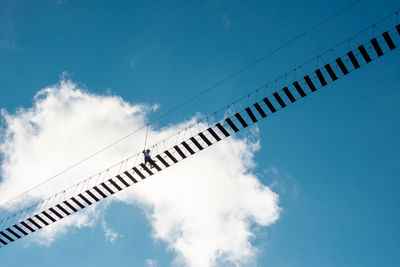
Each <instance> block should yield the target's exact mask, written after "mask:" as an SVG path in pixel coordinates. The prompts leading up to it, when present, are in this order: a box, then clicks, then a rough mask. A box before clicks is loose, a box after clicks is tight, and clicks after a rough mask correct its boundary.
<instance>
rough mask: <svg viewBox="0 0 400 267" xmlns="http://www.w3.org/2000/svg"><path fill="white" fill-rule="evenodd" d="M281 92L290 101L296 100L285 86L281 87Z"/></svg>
mask: <svg viewBox="0 0 400 267" xmlns="http://www.w3.org/2000/svg"><path fill="white" fill-rule="evenodd" d="M283 92H284V93H285V95H286V96H287V97H288V98H289V100H290V102H292V103H294V102H296V99H295V98H294V97H293V95H292V93H291V92H290V91H289V88H287V87H285V88H283Z"/></svg>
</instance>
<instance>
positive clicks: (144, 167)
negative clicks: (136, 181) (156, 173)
mask: <svg viewBox="0 0 400 267" xmlns="http://www.w3.org/2000/svg"><path fill="white" fill-rule="evenodd" d="M140 167H142V168H143V170H145V171H146V172H147V173H148V174H149V175H153V172H152V171H150V169H149V168H147V167H146V165H145V164H144V163H140Z"/></svg>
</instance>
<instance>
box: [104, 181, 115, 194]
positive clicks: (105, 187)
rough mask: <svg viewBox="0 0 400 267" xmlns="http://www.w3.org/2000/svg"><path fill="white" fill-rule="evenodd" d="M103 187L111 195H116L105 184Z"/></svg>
mask: <svg viewBox="0 0 400 267" xmlns="http://www.w3.org/2000/svg"><path fill="white" fill-rule="evenodd" d="M101 186H102V187H104V189H106V190H107V191H108V192H109V193H110V194H111V195H112V194H114V193H115V192H114V191H112V190H111V189H110V188H109V187H108V186H107V185H106V184H105V183H101Z"/></svg>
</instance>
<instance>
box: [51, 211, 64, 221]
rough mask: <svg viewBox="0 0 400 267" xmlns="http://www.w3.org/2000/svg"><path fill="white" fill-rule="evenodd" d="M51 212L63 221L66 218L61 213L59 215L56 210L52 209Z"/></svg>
mask: <svg viewBox="0 0 400 267" xmlns="http://www.w3.org/2000/svg"><path fill="white" fill-rule="evenodd" d="M49 211H50V212H52V213H54V214H55V215H56V216H57V217H58V218H60V219H63V218H64V216H62V215H61V214H60V213H58V212H57V211H56V210H55V209H53V208H50V209H49Z"/></svg>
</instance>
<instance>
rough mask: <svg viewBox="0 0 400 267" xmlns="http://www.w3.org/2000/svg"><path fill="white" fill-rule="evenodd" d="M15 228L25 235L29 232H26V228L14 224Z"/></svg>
mask: <svg viewBox="0 0 400 267" xmlns="http://www.w3.org/2000/svg"><path fill="white" fill-rule="evenodd" d="M14 228H15V229H17V230H18V231H20V232H21V233H22V234H23V235H28V233H27V232H25V231H24V229H22V228H21V227H19V226H18V225H14Z"/></svg>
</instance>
